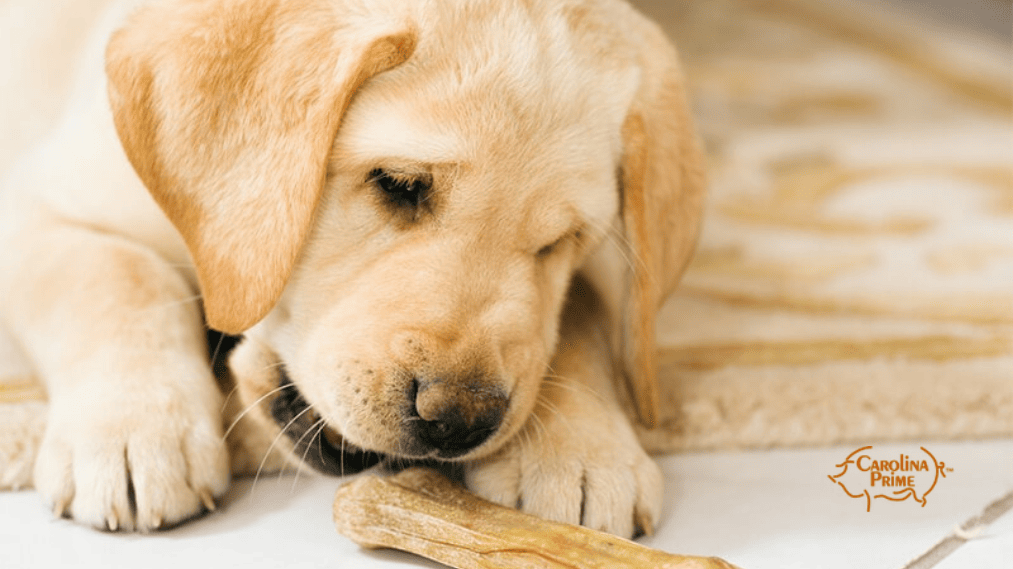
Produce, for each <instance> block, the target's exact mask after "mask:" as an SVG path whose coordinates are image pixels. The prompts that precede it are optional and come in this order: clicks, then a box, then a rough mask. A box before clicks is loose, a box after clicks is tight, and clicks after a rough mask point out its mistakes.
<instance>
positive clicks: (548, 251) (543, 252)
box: [536, 229, 584, 259]
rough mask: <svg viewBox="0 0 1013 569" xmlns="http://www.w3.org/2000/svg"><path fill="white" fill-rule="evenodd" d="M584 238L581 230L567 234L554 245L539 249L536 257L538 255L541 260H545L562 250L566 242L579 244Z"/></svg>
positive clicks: (550, 244)
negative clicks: (561, 247)
mask: <svg viewBox="0 0 1013 569" xmlns="http://www.w3.org/2000/svg"><path fill="white" fill-rule="evenodd" d="M583 236H584V232H583V231H582V230H581V229H577V230H575V231H573V232H572V233H567V234H566V235H564V236H562V237H560V238H559V239H556V240H555V241H553V242H552V243H549V244H548V245H546V246H545V247H542V248H541V249H539V250H538V253H536V255H538V258H539V259H544V258H546V257H548V256H550V255H552V254H553V253H555V252H556V251H557V250H558V249H559V248H560V246H561V245H563V244H564V243H566V242H573V243H579V242H580V240H581V239H582V238H583Z"/></svg>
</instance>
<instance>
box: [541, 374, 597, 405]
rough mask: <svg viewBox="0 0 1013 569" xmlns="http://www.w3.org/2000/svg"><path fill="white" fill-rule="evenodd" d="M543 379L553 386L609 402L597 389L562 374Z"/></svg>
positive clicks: (547, 376)
mask: <svg viewBox="0 0 1013 569" xmlns="http://www.w3.org/2000/svg"><path fill="white" fill-rule="evenodd" d="M543 381H544V382H545V383H546V384H548V385H550V386H552V387H561V388H563V389H566V390H568V391H570V392H572V393H574V394H577V395H590V396H591V397H594V398H595V399H597V400H598V401H600V402H602V403H608V401H606V400H605V398H604V397H602V395H601V394H600V393H598V392H597V391H595V390H593V389H591V388H590V387H588V386H586V385H584V384H583V383H580V382H578V381H572V380H571V379H570V378H568V377H563V376H561V375H546V376H545V377H544V378H543Z"/></svg>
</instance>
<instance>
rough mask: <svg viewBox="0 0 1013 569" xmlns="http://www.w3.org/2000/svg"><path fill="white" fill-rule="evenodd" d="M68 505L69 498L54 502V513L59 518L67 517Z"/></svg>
mask: <svg viewBox="0 0 1013 569" xmlns="http://www.w3.org/2000/svg"><path fill="white" fill-rule="evenodd" d="M67 506H68V504H67V500H57V502H56V503H55V504H53V515H54V516H56V517H57V518H64V517H67Z"/></svg>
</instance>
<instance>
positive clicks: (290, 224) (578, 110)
mask: <svg viewBox="0 0 1013 569" xmlns="http://www.w3.org/2000/svg"><path fill="white" fill-rule="evenodd" d="M120 4H123V3H122V2H121V3H118V4H117V5H116V6H114V7H113V8H112V9H111V11H110V12H109V13H108V14H107V15H106V17H105V19H104V24H103V26H104V28H103V31H101V32H100V33H101V34H104V36H101V37H100V40H101V41H100V42H99V45H100V47H101V48H103V49H101V50H96V52H95V53H94V54H91V57H93V60H94V61H92V60H86V61H85V67H84V71H83V72H82V75H81V78H82V79H81V81H80V84H79V87H78V91H77V93H76V95H75V96H74V100H73V102H72V105H71V107H70V108H69V109H68V112H67V114H66V118H65V120H64V121H63V123H62V125H61V126H60V127H59V128H58V129H57V130H56V132H54V133H53V135H52V136H51V137H50V139H49V140H48V141H47V142H46V144H45V145H43V146H42V147H40V148H39V149H38V150H37V151H36V152H35V153H33V155H32V156H31V157H30V159H27V160H25V161H23V162H22V163H21V164H20V166H19V168H18V169H17V171H16V172H14V173H13V174H12V175H11V176H10V177H9V179H8V181H7V183H6V186H5V187H6V189H5V191H4V194H3V199H4V202H3V203H2V212H3V213H2V216H3V219H2V220H0V221H2V225H0V227H2V229H0V231H2V234H0V310H2V316H3V319H4V323H5V324H6V326H7V327H8V328H9V329H10V331H11V332H12V333H13V334H14V336H15V337H16V338H17V339H18V340H19V342H20V343H21V345H22V347H23V348H24V349H25V351H26V353H27V354H28V355H29V356H30V357H31V358H32V360H33V361H34V363H35V365H36V367H37V369H38V371H39V373H40V375H41V376H42V377H43V378H44V379H45V382H46V386H47V388H48V390H49V395H50V398H51V406H50V416H49V423H48V428H47V432H46V435H45V438H44V441H43V445H42V448H41V449H40V451H39V457H38V460H37V463H36V468H35V476H34V481H35V485H36V487H37V488H38V490H39V492H40V493H41V494H42V496H43V497H44V499H45V500H46V501H47V502H49V503H50V504H51V505H52V507H53V508H54V510H55V511H56V512H57V513H58V514H64V515H69V516H72V517H73V518H75V519H76V520H79V521H80V522H82V523H86V524H91V525H93V526H97V527H101V528H108V529H112V530H117V529H119V530H131V529H133V530H140V531H148V530H152V529H155V528H159V527H166V526H168V525H171V524H174V523H177V522H179V521H181V520H184V519H186V518H188V517H191V516H193V515H195V514H197V513H200V512H201V511H202V510H203V509H204V508H212V507H213V505H214V497H216V496H218V495H220V494H221V493H222V492H224V491H225V489H226V486H227V484H228V481H229V459H228V457H227V451H226V446H225V443H224V441H223V419H222V406H223V396H222V394H221V393H220V392H219V389H218V387H217V385H216V383H215V379H214V377H213V374H212V370H211V368H210V366H209V362H208V357H207V348H206V345H205V323H206V324H207V325H208V326H210V327H212V328H214V329H218V330H222V331H225V332H228V333H232V334H243V335H244V337H245V339H244V340H243V342H242V343H241V344H240V346H239V347H238V348H237V349H236V351H235V352H234V354H233V356H232V361H231V364H232V366H233V368H234V373H235V376H236V377H237V381H238V384H239V391H240V393H241V395H242V396H243V398H244V405H245V406H246V407H247V412H248V413H249V414H250V416H251V417H256V418H257V421H259V422H260V424H261V426H262V427H263V428H264V429H267V432H268V434H269V436H273V434H277V435H278V437H277V438H278V441H277V444H278V445H281V446H282V447H283V448H284V449H286V451H287V452H288V455H289V456H290V457H291V459H292V460H293V461H298V460H305V461H306V462H308V463H310V464H311V465H312V466H316V467H317V468H320V469H322V470H335V471H341V470H344V471H351V470H354V469H355V468H361V467H363V466H366V465H368V463H369V462H370V461H369V460H368V457H370V456H377V455H384V456H390V457H395V458H396V459H399V460H405V459H436V460H445V461H456V462H460V463H461V464H462V465H463V468H464V473H465V474H464V476H465V480H466V482H467V484H468V485H469V486H470V488H471V489H472V490H474V491H475V492H477V493H478V494H480V495H482V496H485V497H487V498H489V499H491V500H494V501H496V502H500V503H503V504H508V505H510V506H517V507H519V508H522V509H523V510H525V511H528V512H532V513H534V514H537V515H541V516H544V517H547V518H551V519H555V520H562V521H566V522H573V523H583V524H585V525H588V526H590V527H593V528H598V529H603V530H606V531H610V532H614V533H617V534H620V535H625V536H630V535H634V534H635V533H636V532H637V531H650V529H651V527H652V525H653V524H654V523H655V521H656V520H657V517H658V514H659V512H658V509H659V505H660V503H661V500H660V495H661V491H662V481H661V477H660V472H659V470H658V468H657V466H656V465H655V464H654V463H653V462H652V461H651V459H650V458H649V457H648V456H647V454H646V453H645V452H644V451H643V450H642V448H641V446H640V445H639V443H638V441H637V438H636V437H635V435H634V431H633V428H632V426H631V423H630V421H629V420H628V419H627V417H626V415H625V414H624V412H623V405H622V399H623V397H621V396H620V395H623V396H625V390H626V389H627V388H630V392H631V393H632V395H633V396H632V399H631V400H632V402H633V404H634V407H635V409H636V410H637V411H638V412H639V415H640V419H641V420H642V421H643V422H644V423H646V424H651V423H652V422H653V421H654V420H655V413H656V411H657V392H656V390H655V388H654V367H653V344H654V336H653V334H654V331H653V325H654V311H655V310H656V309H657V307H658V305H659V303H660V302H661V301H662V300H663V299H664V298H665V296H666V295H667V294H668V293H669V292H670V291H671V290H672V288H673V287H674V286H675V284H676V282H677V281H678V279H679V276H680V273H681V272H682V269H683V267H684V265H685V264H686V262H687V259H688V258H689V256H690V254H691V250H692V248H693V245H694V242H695V238H696V234H697V232H698V221H699V211H700V207H701V200H702V193H703V173H702V161H701V155H700V151H699V149H698V147H697V145H696V142H695V141H694V137H693V134H692V129H691V125H690V120H689V116H688V113H687V104H686V100H685V96H684V93H683V81H682V78H681V77H680V71H679V67H678V63H677V60H676V54H675V52H674V50H673V48H672V47H671V46H670V44H669V43H668V41H667V40H666V38H665V37H664V35H663V33H662V32H661V31H660V30H659V29H658V28H657V27H656V26H655V25H653V24H651V23H650V22H648V21H647V20H645V19H644V18H643V17H642V16H641V15H639V14H638V13H637V12H636V11H634V10H633V9H632V8H631V7H630V6H628V5H626V4H625V3H623V2H621V1H619V0H573V1H557V0H552V1H550V0H413V1H405V0H170V1H165V2H152V3H141V4H142V5H141V6H140V7H139V8H137V9H134V8H135V7H134V6H131V5H130V4H137V2H133V3H130V2H128V3H126V4H124V5H120ZM114 30H115V31H114ZM102 51H104V54H103V53H102ZM103 55H104V71H105V75H104V76H103V74H102V73H101V71H102V69H103V63H102V57H103ZM87 57H89V56H86V58H87ZM89 61H90V62H91V63H90V64H89ZM89 65H90V67H89ZM198 295H199V296H198ZM198 300H199V301H198ZM617 388H618V389H617ZM282 434H284V435H285V436H282ZM311 449H312V452H310V451H311ZM367 451H368V452H367ZM256 458H259V457H256Z"/></svg>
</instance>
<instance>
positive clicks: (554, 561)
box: [334, 468, 734, 569]
mask: <svg viewBox="0 0 1013 569" xmlns="http://www.w3.org/2000/svg"><path fill="white" fill-rule="evenodd" d="M334 522H335V524H336V525H337V528H338V531H339V532H341V533H342V534H344V535H346V536H348V537H349V538H350V539H352V541H355V542H356V543H358V544H359V545H361V546H363V547H368V548H382V547H387V548H394V549H401V550H405V551H410V552H412V553H415V554H417V555H421V556H423V557H428V558H429V559H432V560H434V561H439V562H440V563H445V564H447V565H450V566H451V567H456V568H458V569H495V568H499V567H503V568H507V567H541V568H545V569H562V568H569V569H574V568H577V567H581V568H588V569H605V568H608V569H617V568H619V569H621V568H632V567H650V568H652V569H653V568H657V569H733V568H734V566H732V565H730V564H728V563H726V562H724V561H722V560H720V559H717V558H713V557H712V558H705V557H687V556H682V555H672V554H670V553H665V552H663V551H658V550H656V549H651V548H648V547H644V546H642V545H638V544H636V543H634V542H632V541H629V540H626V539H622V538H619V537H616V536H613V535H610V534H606V533H602V532H598V531H594V530H590V529H587V528H583V527H578V526H573V525H568V524H560V523H555V522H550V521H546V520H543V519H540V518H536V517H534V516H531V515H528V514H524V513H522V512H519V511H517V510H514V509H511V508H505V507H503V506H499V505H496V504H493V503H491V502H487V501H485V500H483V499H481V498H479V497H477V496H475V495H474V494H472V493H471V492H469V491H467V490H466V489H464V488H463V487H461V486H459V485H457V484H455V483H453V482H451V481H450V480H449V479H447V478H446V477H444V476H443V475H442V474H439V473H438V472H436V471H434V470H432V469H428V468H410V469H408V470H405V471H403V472H401V473H399V474H397V475H395V476H392V477H389V478H380V477H376V476H364V477H361V478H358V479H356V480H353V481H352V482H349V483H347V484H345V485H344V486H342V487H341V488H339V489H338V491H337V494H336V496H335V499H334Z"/></svg>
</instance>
